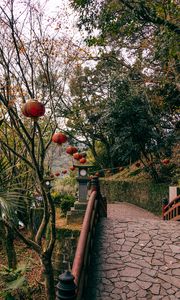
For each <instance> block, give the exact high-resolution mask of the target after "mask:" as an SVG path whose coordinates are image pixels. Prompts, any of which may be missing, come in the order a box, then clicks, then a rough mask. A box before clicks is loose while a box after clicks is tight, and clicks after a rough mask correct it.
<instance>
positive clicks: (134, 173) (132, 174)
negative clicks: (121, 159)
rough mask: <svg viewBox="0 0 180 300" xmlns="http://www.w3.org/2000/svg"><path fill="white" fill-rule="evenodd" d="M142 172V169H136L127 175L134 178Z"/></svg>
mask: <svg viewBox="0 0 180 300" xmlns="http://www.w3.org/2000/svg"><path fill="white" fill-rule="evenodd" d="M141 172H142V169H137V170H135V171H133V172H131V173H130V174H129V176H130V177H132V176H136V175H138V174H140V173H141Z"/></svg>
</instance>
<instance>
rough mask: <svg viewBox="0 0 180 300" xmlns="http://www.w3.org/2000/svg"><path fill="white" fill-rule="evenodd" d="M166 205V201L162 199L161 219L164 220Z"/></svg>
mask: <svg viewBox="0 0 180 300" xmlns="http://www.w3.org/2000/svg"><path fill="white" fill-rule="evenodd" d="M167 205H168V199H167V198H164V199H162V219H163V220H165V217H164V213H165V207H166V206H167Z"/></svg>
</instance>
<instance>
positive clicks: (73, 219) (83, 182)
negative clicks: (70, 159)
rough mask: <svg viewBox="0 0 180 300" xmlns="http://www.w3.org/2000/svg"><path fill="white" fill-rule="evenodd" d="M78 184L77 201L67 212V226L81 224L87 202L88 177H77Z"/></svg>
mask: <svg viewBox="0 0 180 300" xmlns="http://www.w3.org/2000/svg"><path fill="white" fill-rule="evenodd" d="M77 181H78V183H79V187H78V201H76V202H75V203H74V207H72V208H71V210H70V211H68V212H67V215H66V220H67V224H71V223H76V224H82V222H83V218H84V215H85V211H86V207H87V201H88V182H89V178H88V177H86V176H85V177H81V176H79V177H77Z"/></svg>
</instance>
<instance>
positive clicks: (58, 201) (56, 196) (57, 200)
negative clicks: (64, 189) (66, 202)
mask: <svg viewBox="0 0 180 300" xmlns="http://www.w3.org/2000/svg"><path fill="white" fill-rule="evenodd" d="M51 197H52V199H53V202H54V204H56V205H60V204H61V200H62V195H61V194H60V193H58V192H53V193H52V194H51Z"/></svg>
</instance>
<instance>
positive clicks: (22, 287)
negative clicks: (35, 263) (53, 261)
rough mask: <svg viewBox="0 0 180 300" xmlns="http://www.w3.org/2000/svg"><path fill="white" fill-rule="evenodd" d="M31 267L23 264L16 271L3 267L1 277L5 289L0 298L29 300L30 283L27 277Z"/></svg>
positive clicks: (0, 293)
mask: <svg viewBox="0 0 180 300" xmlns="http://www.w3.org/2000/svg"><path fill="white" fill-rule="evenodd" d="M28 269H29V265H28V263H27V264H21V265H19V266H18V267H17V268H16V269H15V270H14V269H10V268H7V267H6V266H4V265H1V270H0V275H1V278H2V279H3V281H4V285H5V287H4V289H3V291H1V292H0V296H3V297H5V298H4V299H6V300H10V299H17V297H18V299H24V300H26V299H29V297H28V283H27V280H26V277H25V274H26V272H27V270H28Z"/></svg>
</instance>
